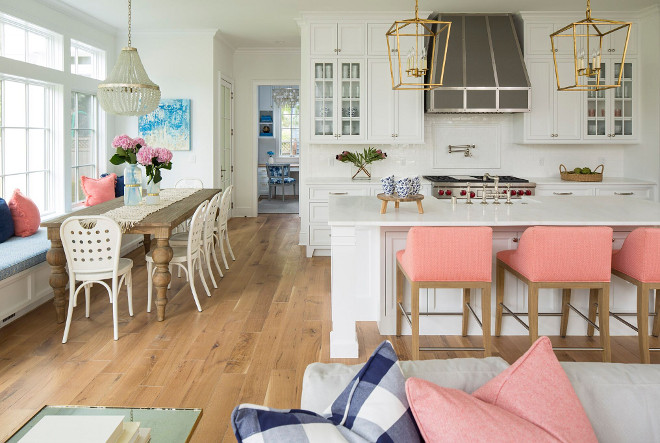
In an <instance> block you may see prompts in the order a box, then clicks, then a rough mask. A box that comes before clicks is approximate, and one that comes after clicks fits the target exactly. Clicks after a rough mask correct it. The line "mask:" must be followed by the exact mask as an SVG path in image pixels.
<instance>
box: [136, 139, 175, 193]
mask: <svg viewBox="0 0 660 443" xmlns="http://www.w3.org/2000/svg"><path fill="white" fill-rule="evenodd" d="M137 161H138V163H140V164H141V165H143V166H144V167H145V168H144V169H145V172H146V173H147V177H149V180H147V184H149V183H151V182H152V181H153V182H154V183H158V182H160V181H161V180H162V179H163V178H162V177H161V176H160V170H161V169H167V170H170V169H172V151H170V150H169V149H167V148H152V147H151V146H144V147H143V148H142V149H140V150H139V151H138V153H137Z"/></svg>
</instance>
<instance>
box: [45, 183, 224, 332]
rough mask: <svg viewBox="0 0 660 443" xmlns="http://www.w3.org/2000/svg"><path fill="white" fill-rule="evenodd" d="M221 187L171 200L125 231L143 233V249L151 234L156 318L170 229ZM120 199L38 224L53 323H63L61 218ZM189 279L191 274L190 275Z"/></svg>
mask: <svg viewBox="0 0 660 443" xmlns="http://www.w3.org/2000/svg"><path fill="white" fill-rule="evenodd" d="M218 192H221V189H200V190H199V191H197V192H195V193H194V194H191V195H190V196H188V197H186V198H184V199H182V200H179V201H177V202H174V203H172V204H171V205H169V206H167V207H165V208H163V209H161V210H159V211H156V212H154V213H152V214H150V215H148V216H146V217H145V218H144V219H143V220H142V221H141V222H139V223H138V224H136V225H135V226H133V227H132V228H130V229H129V230H128V231H126V232H125V234H143V235H144V252H145V254H146V253H147V252H149V250H150V247H151V236H152V235H153V236H154V240H155V243H156V245H155V249H154V252H153V258H154V263H155V264H156V271H155V274H154V279H153V280H154V285H155V286H156V294H157V298H156V307H157V312H158V321H163V320H164V319H165V306H166V305H167V286H168V285H169V284H170V280H171V279H172V276H171V275H170V271H169V263H170V260H171V259H172V248H170V242H169V239H170V236H171V235H172V230H173V229H174V228H176V227H177V226H179V225H180V224H181V223H183V222H184V221H185V220H187V219H188V218H190V217H192V215H193V213H194V212H195V209H197V207H198V206H199V205H200V204H201V203H202V202H203V201H205V200H210V199H211V197H213V196H214V195H215V194H217V193H218ZM123 204H124V198H123V197H118V198H115V199H114V200H110V201H107V202H105V203H101V204H98V205H95V206H91V207H89V208H85V209H81V210H80V211H76V212H75V213H70V214H66V215H63V216H61V217H58V218H56V219H53V220H49V221H47V222H43V223H41V226H42V227H45V228H47V229H48V239H49V240H50V249H49V250H48V253H47V254H46V261H47V262H48V264H49V265H50V267H51V271H50V280H49V283H50V286H51V287H52V288H53V293H54V295H55V300H54V302H53V303H54V305H55V311H56V314H57V322H58V323H62V322H64V320H65V318H66V316H65V311H66V309H65V308H66V285H67V283H68V282H69V276H68V274H67V267H66V256H65V254H64V248H63V247H62V240H61V239H60V226H61V224H62V222H63V221H64V220H66V219H67V218H68V217H70V216H72V215H76V216H80V215H100V214H104V213H106V212H108V211H110V210H112V209H115V208H118V207H120V206H123ZM191 278H192V277H191Z"/></svg>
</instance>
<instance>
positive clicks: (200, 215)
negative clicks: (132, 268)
mask: <svg viewBox="0 0 660 443" xmlns="http://www.w3.org/2000/svg"><path fill="white" fill-rule="evenodd" d="M208 203H209V202H208V200H207V201H205V202H203V203H202V204H201V205H199V206H198V207H197V209H196V210H195V213H194V214H193V216H192V222H191V223H190V231H189V232H188V243H187V245H186V246H173V247H172V260H170V273H171V272H172V266H177V267H178V268H179V269H183V271H184V272H185V273H186V279H187V280H188V281H189V282H190V289H191V290H192V294H193V298H194V299H195V304H196V305H197V310H198V311H200V312H201V311H202V306H201V305H200V304H199V298H198V297H197V291H196V290H195V265H197V268H198V269H199V276H200V278H201V279H202V284H203V285H204V289H205V290H206V295H208V296H209V297H210V296H211V292H210V291H209V287H208V285H207V284H206V279H205V278H204V273H203V272H202V232H203V230H204V213H205V211H206V207H207V205H208ZM144 259H145V260H146V262H147V278H148V282H147V284H148V286H147V312H151V297H152V294H153V274H154V272H155V270H156V268H155V266H154V259H153V256H152V252H151V251H150V252H148V253H147V255H145V257H144Z"/></svg>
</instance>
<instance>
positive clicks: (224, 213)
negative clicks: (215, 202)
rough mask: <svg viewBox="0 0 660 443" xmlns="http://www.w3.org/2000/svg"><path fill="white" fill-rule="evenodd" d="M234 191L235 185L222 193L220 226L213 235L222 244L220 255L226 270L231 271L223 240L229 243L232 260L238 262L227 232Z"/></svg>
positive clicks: (219, 216)
mask: <svg viewBox="0 0 660 443" xmlns="http://www.w3.org/2000/svg"><path fill="white" fill-rule="evenodd" d="M233 191H234V185H229V187H228V188H227V189H225V191H224V192H223V193H222V200H220V214H219V215H218V225H217V227H216V229H215V233H214V234H213V235H214V237H215V240H216V241H217V242H218V243H220V253H221V254H222V261H223V262H224V263H225V269H229V265H227V257H226V256H225V246H224V244H223V240H224V241H226V242H227V248H228V249H229V255H231V259H232V260H234V261H235V260H236V257H234V251H232V249H231V244H230V243H229V234H228V232H227V220H228V218H229V209H230V206H231V193H232V192H233Z"/></svg>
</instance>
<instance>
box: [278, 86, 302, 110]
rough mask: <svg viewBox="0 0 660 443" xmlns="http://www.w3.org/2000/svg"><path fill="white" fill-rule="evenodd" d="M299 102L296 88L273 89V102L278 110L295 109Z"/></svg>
mask: <svg viewBox="0 0 660 443" xmlns="http://www.w3.org/2000/svg"><path fill="white" fill-rule="evenodd" d="M299 100H300V96H299V92H298V88H289V87H286V88H277V89H273V101H274V102H275V104H276V105H277V106H279V107H280V108H284V107H287V106H289V107H291V108H295V107H296V105H297V104H298V101H299Z"/></svg>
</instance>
